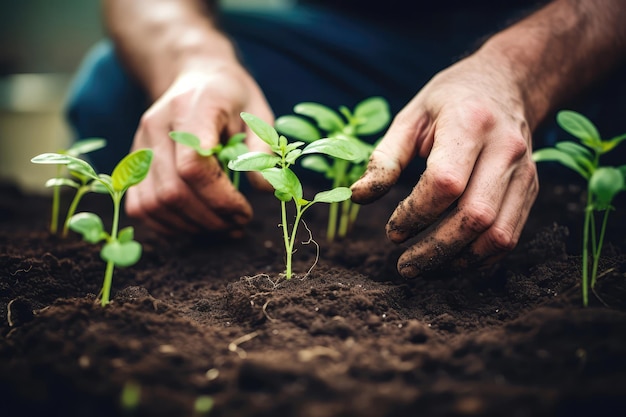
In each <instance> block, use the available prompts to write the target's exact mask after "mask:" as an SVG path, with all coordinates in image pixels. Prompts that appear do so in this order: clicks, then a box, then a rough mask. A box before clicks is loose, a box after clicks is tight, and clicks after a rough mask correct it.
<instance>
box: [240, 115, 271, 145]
mask: <svg viewBox="0 0 626 417" xmlns="http://www.w3.org/2000/svg"><path fill="white" fill-rule="evenodd" d="M241 118H242V119H243V121H244V122H245V123H246V124H247V125H248V127H249V128H250V130H252V131H253V132H254V133H255V134H256V135H257V136H258V137H259V138H260V139H261V140H262V141H263V142H265V143H267V144H268V145H270V146H278V132H276V129H274V128H273V127H272V126H271V125H270V124H268V123H267V122H265V121H263V120H261V119H259V118H258V117H256V116H255V115H252V114H250V113H246V112H242V113H241Z"/></svg>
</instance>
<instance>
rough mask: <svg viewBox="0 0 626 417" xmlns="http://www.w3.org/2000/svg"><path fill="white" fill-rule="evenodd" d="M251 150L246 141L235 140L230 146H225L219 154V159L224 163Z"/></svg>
mask: <svg viewBox="0 0 626 417" xmlns="http://www.w3.org/2000/svg"><path fill="white" fill-rule="evenodd" d="M248 151H249V149H248V146H246V145H245V144H244V143H237V142H233V143H231V144H229V145H228V146H225V147H224V149H222V151H221V152H220V153H218V154H217V159H219V161H220V162H221V163H223V164H226V163H228V162H230V161H233V160H235V159H237V157H238V156H240V155H243V154H245V153H247V152H248Z"/></svg>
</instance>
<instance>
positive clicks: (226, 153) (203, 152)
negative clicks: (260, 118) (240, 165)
mask: <svg viewBox="0 0 626 417" xmlns="http://www.w3.org/2000/svg"><path fill="white" fill-rule="evenodd" d="M170 137H171V138H172V139H173V140H174V141H176V142H178V143H181V144H183V145H186V146H189V147H190V148H193V149H194V150H195V151H196V152H197V153H198V155H200V156H202V157H205V158H208V157H210V156H213V155H215V156H216V157H217V160H218V161H219V163H220V165H221V166H222V169H223V170H224V172H225V173H226V175H228V178H229V179H230V181H231V182H232V183H233V185H234V187H235V188H237V189H238V188H239V179H240V173H239V171H232V170H230V169H229V168H228V163H229V162H230V161H232V160H233V159H235V158H237V157H238V156H239V155H242V154H244V153H246V152H248V147H247V146H246V144H245V143H243V140H244V139H245V138H246V134H245V133H236V134H234V135H233V136H231V137H230V139H228V141H227V142H226V143H225V144H221V143H218V144H217V145H216V146H214V147H213V148H211V149H206V148H203V147H202V146H201V145H200V138H198V137H197V136H196V135H194V134H193V133H188V132H179V131H174V132H170Z"/></svg>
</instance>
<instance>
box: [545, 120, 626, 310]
mask: <svg viewBox="0 0 626 417" xmlns="http://www.w3.org/2000/svg"><path fill="white" fill-rule="evenodd" d="M557 123H558V124H559V125H560V126H561V128H563V129H564V130H565V131H566V132H568V133H570V134H571V135H572V136H574V137H576V138H578V139H579V141H580V142H581V144H582V145H580V144H578V143H576V142H571V141H564V142H559V143H557V144H556V145H555V147H554V148H544V149H539V150H537V151H535V152H534V153H533V160H535V161H537V162H541V161H555V162H559V163H561V164H563V165H565V166H566V167H568V168H570V169H572V170H574V171H575V172H577V173H579V174H580V175H581V176H582V177H583V178H584V179H585V180H587V205H586V207H585V218H584V225H583V247H582V298H583V305H584V306H585V307H586V306H587V305H588V303H589V288H591V289H592V290H593V288H594V287H595V285H596V280H597V278H598V263H599V260H600V254H601V252H602V244H603V242H604V236H605V232H606V227H607V222H608V216H609V212H610V211H611V210H614V209H615V208H614V207H613V206H612V205H611V202H612V201H613V199H614V198H615V196H616V195H617V194H618V193H619V192H621V191H624V190H626V179H625V178H626V165H621V166H619V167H612V166H602V165H600V156H601V155H603V154H606V153H608V152H610V151H611V150H613V149H614V148H615V147H616V146H617V145H619V144H620V143H621V142H622V141H623V140H624V139H626V134H623V135H620V136H616V137H614V138H612V139H609V140H602V138H601V137H600V134H599V133H598V130H597V128H596V126H595V125H594V124H593V123H592V122H591V121H590V120H589V119H587V118H586V117H585V116H583V115H581V114H579V113H576V112H574V111H570V110H564V111H561V112H559V113H558V114H557ZM600 212H604V213H603V216H602V220H601V225H600V230H599V233H598V230H597V225H596V223H597V221H596V217H599V216H598V214H599V213H600ZM590 256H591V260H592V264H591V266H590V265H589V258H590Z"/></svg>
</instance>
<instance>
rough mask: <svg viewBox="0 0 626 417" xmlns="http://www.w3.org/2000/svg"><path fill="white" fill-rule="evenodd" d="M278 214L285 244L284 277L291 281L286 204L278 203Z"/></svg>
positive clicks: (290, 252) (290, 254)
mask: <svg viewBox="0 0 626 417" xmlns="http://www.w3.org/2000/svg"><path fill="white" fill-rule="evenodd" d="M280 213H281V220H282V227H283V241H284V242H285V277H286V278H287V279H291V256H292V251H291V246H290V245H289V241H290V239H289V230H287V227H288V224H287V203H286V202H284V201H282V200H281V201H280Z"/></svg>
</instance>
